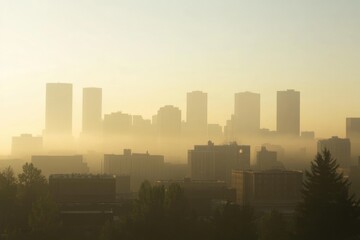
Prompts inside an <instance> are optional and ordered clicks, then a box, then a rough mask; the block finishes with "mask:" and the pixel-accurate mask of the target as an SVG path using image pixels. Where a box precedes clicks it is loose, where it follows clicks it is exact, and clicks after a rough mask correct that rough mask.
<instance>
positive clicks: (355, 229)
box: [296, 150, 360, 240]
mask: <svg viewBox="0 0 360 240" xmlns="http://www.w3.org/2000/svg"><path fill="white" fill-rule="evenodd" d="M337 170H338V164H337V163H336V160H335V159H334V158H332V156H331V154H330V152H329V151H328V150H324V151H323V152H322V154H320V153H319V154H317V156H316V158H315V160H314V161H313V162H312V163H311V170H310V171H306V180H305V182H304V189H303V202H302V203H301V204H300V205H299V207H298V210H297V219H296V220H297V222H296V230H297V235H298V237H299V239H307V240H311V239H314V240H315V239H316V240H318V239H327V240H332V239H334V240H335V239H336V240H338V239H344V240H346V239H356V238H357V237H359V233H360V222H359V216H360V212H359V202H358V201H356V200H355V197H354V196H353V195H350V194H349V186H350V183H349V181H348V180H347V179H345V178H344V176H343V174H342V173H338V171H337Z"/></svg>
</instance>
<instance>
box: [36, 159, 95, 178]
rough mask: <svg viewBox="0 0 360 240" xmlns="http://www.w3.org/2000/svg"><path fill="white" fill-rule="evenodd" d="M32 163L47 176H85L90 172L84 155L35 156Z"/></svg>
mask: <svg viewBox="0 0 360 240" xmlns="http://www.w3.org/2000/svg"><path fill="white" fill-rule="evenodd" d="M31 162H32V163H33V164H34V166H35V167H37V168H39V169H40V170H41V171H42V173H43V174H44V175H45V176H49V175H51V174H73V173H78V174H84V173H88V172H89V168H88V166H87V164H86V163H85V162H84V161H83V156H82V155H73V156H46V155H35V156H32V157H31Z"/></svg>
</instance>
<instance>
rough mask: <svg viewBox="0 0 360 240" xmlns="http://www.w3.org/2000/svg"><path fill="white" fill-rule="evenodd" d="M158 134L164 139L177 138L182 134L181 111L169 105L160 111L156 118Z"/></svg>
mask: <svg viewBox="0 0 360 240" xmlns="http://www.w3.org/2000/svg"><path fill="white" fill-rule="evenodd" d="M156 121H157V123H156V126H157V129H158V133H159V134H160V136H163V137H176V136H179V135H180V133H181V110H180V109H179V108H177V107H174V106H171V105H167V106H164V107H162V108H160V109H159V111H158V114H157V117H156Z"/></svg>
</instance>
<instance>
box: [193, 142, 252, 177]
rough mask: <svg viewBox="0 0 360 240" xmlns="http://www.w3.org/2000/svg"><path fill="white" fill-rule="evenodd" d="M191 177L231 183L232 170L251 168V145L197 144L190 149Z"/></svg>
mask: <svg viewBox="0 0 360 240" xmlns="http://www.w3.org/2000/svg"><path fill="white" fill-rule="evenodd" d="M188 165H189V168H190V169H189V170H190V177H191V178H192V179H194V180H220V181H225V182H226V183H228V184H230V181H231V171H232V170H234V169H243V170H245V169H249V168H250V146H244V145H237V144H236V143H232V144H229V145H214V144H213V143H212V142H210V141H209V142H208V145H196V146H195V147H194V149H193V150H189V151H188Z"/></svg>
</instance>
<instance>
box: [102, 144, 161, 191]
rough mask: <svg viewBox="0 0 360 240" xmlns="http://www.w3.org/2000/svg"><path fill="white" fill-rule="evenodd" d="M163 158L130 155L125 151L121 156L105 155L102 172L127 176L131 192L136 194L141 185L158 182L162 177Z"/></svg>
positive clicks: (136, 154)
mask: <svg viewBox="0 0 360 240" xmlns="http://www.w3.org/2000/svg"><path fill="white" fill-rule="evenodd" d="M163 169H164V156H161V155H150V154H149V153H143V154H141V153H132V152H131V150H130V149H125V150H124V154H123V155H115V154H105V155H104V172H105V173H106V174H116V175H129V176H130V178H131V190H132V191H134V192H137V191H138V190H139V187H140V185H141V183H142V182H143V181H145V180H148V181H150V182H152V181H155V180H159V179H161V178H162V176H163Z"/></svg>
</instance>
